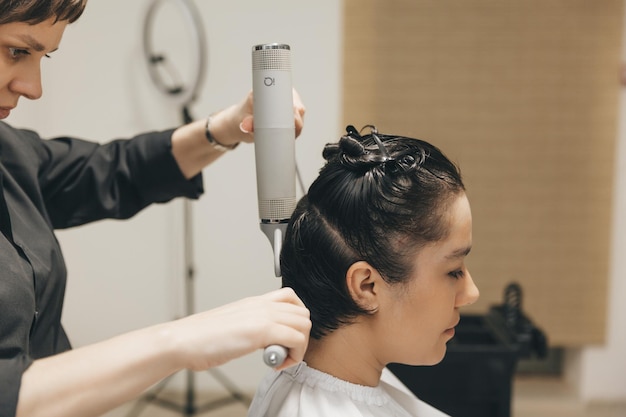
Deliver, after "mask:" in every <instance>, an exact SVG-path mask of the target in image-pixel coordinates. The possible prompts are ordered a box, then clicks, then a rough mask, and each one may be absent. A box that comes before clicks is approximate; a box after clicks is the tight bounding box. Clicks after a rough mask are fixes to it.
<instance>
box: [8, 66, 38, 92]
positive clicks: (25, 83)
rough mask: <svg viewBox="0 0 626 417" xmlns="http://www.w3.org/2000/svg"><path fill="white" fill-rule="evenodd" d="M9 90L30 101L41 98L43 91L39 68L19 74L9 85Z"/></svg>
mask: <svg viewBox="0 0 626 417" xmlns="http://www.w3.org/2000/svg"><path fill="white" fill-rule="evenodd" d="M9 88H10V89H11V91H13V92H14V93H16V94H19V95H21V96H24V97H26V98H28V99H30V100H37V99H39V98H41V96H42V94H43V90H42V87H41V71H40V69H39V67H36V68H32V69H30V70H29V71H23V72H20V73H19V74H17V76H16V77H15V78H13V80H12V81H11V83H10V84H9Z"/></svg>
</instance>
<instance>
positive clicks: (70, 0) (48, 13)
mask: <svg viewBox="0 0 626 417" xmlns="http://www.w3.org/2000/svg"><path fill="white" fill-rule="evenodd" d="M86 5H87V0H0V10H1V11H2V12H1V13H0V24H5V23H13V22H26V23H30V24H37V23H41V22H43V21H46V20H48V19H50V18H54V19H55V21H64V20H67V21H68V22H69V23H73V22H75V21H76V20H78V18H79V17H80V16H81V15H82V14H83V11H84V10H85V6H86Z"/></svg>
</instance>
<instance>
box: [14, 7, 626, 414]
mask: <svg viewBox="0 0 626 417" xmlns="http://www.w3.org/2000/svg"><path fill="white" fill-rule="evenodd" d="M150 3H151V2H150V1H147V0H146V1H144V0H141V1H133V2H128V1H123V0H107V1H105V0H90V1H89V4H88V6H87V9H86V12H85V14H84V15H83V17H82V18H81V19H80V20H79V21H78V22H76V23H75V24H73V25H71V26H70V27H69V28H68V30H67V31H66V33H65V37H64V40H63V42H62V44H61V48H60V49H59V50H58V51H57V52H55V53H54V54H53V58H52V59H50V60H45V62H44V68H43V83H44V96H43V98H42V99H41V100H38V101H35V102H23V103H21V104H20V107H18V109H17V110H15V111H14V112H13V113H12V115H11V117H10V119H9V120H8V121H9V122H10V123H11V124H13V125H14V126H16V127H27V128H32V129H35V130H37V131H38V132H39V133H40V134H41V135H42V136H43V137H54V136H60V135H70V136H77V137H83V138H86V139H91V140H95V141H100V142H105V141H109V140H111V139H116V138H124V137H130V136H132V135H134V134H136V133H140V132H142V131H146V130H160V129H166V128H170V127H174V126H177V125H178V124H180V123H181V120H182V119H181V110H180V106H179V103H177V102H176V101H175V100H173V99H172V98H171V97H167V96H166V95H164V94H162V93H161V92H160V91H158V90H157V89H156V87H155V85H154V84H153V83H152V82H151V80H150V78H149V76H148V72H147V66H146V60H145V58H144V50H143V46H142V26H143V21H144V18H145V15H146V11H147V9H148V6H149V4H150ZM197 8H198V10H199V17H200V19H201V21H202V23H203V25H204V28H205V31H206V40H207V52H208V66H207V68H206V74H205V77H206V79H205V82H204V84H203V85H202V88H201V91H200V92H199V95H198V97H197V100H196V101H195V103H194V104H193V106H192V107H191V108H190V111H191V114H192V116H194V117H195V118H198V119H199V118H204V117H206V116H207V115H208V114H210V113H212V112H214V111H217V110H219V109H221V108H223V107H226V106H228V105H230V104H232V103H235V102H237V101H239V100H241V99H242V98H243V97H244V96H245V95H246V94H247V93H248V91H249V90H250V89H251V88H252V76H251V48H252V46H254V45H256V44H260V43H270V42H280V43H287V44H289V45H290V46H291V49H292V66H293V84H294V87H295V88H296V89H297V90H298V92H299V93H300V95H301V97H302V99H303V101H304V103H305V105H306V107H307V113H306V121H305V128H304V131H303V133H302V135H301V136H300V138H299V139H298V140H297V142H296V158H297V163H298V166H299V169H300V173H301V177H302V181H303V182H304V184H305V186H308V184H310V182H311V181H312V180H313V179H314V178H315V177H316V175H317V171H318V170H319V168H320V167H321V166H322V158H321V150H322V147H323V145H324V144H325V143H327V142H331V141H335V140H337V139H338V138H339V136H340V135H341V134H342V132H343V131H344V128H345V125H346V124H354V125H355V126H357V127H361V126H363V125H365V124H375V125H376V126H377V127H378V129H379V131H381V132H385V133H395V134H404V135H407V136H412V137H417V138H421V139H425V140H428V141H430V142H432V143H434V144H435V145H437V146H439V147H441V148H442V149H443V150H444V152H445V153H447V154H448V156H450V157H451V159H453V160H454V161H455V162H457V163H458V164H459V165H460V167H461V171H462V173H463V175H464V179H465V183H466V185H467V188H468V195H469V198H470V202H471V204H472V210H473V216H474V248H473V250H472V254H471V256H470V257H469V258H468V266H469V268H470V270H471V272H472V276H473V278H474V280H475V281H476V283H477V285H478V286H479V288H480V290H481V299H480V302H479V303H478V304H476V305H475V306H473V307H472V309H471V310H469V312H472V313H475V314H481V313H484V312H486V311H487V310H488V309H489V307H490V306H491V305H493V304H494V303H498V302H501V301H502V292H503V290H504V288H505V286H506V285H507V284H508V283H510V282H517V283H519V285H520V286H521V287H522V288H523V291H524V305H523V309H524V311H525V313H526V314H527V315H528V317H530V318H531V319H532V320H533V322H534V323H535V324H537V326H539V327H540V328H541V329H542V330H543V332H545V335H546V337H547V340H548V345H549V351H548V357H547V358H546V359H544V360H541V361H535V362H524V361H522V362H520V364H519V366H518V368H517V370H516V376H515V377H516V385H515V387H516V388H515V390H516V391H515V392H514V394H515V395H517V393H518V391H517V389H518V387H521V388H522V389H523V392H522V394H524V395H527V394H530V395H531V397H532V395H533V393H541V395H542V396H548V397H549V395H551V394H552V393H554V395H555V396H561V397H562V398H565V399H566V401H567V402H568V404H575V405H576V406H580V407H583V408H584V407H585V405H586V404H594V403H620V402H626V359H624V357H623V353H624V352H626V332H624V331H623V330H624V328H623V324H622V323H623V322H624V320H626V306H624V304H623V303H621V301H622V298H623V296H624V295H625V294H626V284H625V282H626V276H625V274H626V272H625V271H626V260H625V259H624V256H623V254H624V253H626V223H625V221H624V218H623V213H626V131H625V130H624V128H625V124H624V123H626V108H624V105H623V99H624V98H623V94H624V93H623V85H622V79H621V72H622V61H623V60H624V58H625V56H626V53H625V52H624V49H623V33H624V30H623V28H624V8H623V2H622V1H621V0H600V1H595V2H589V1H584V0H551V1H545V0H541V1H540V0H528V1H517V0H513V1H508V2H498V1H493V0H470V1H465V2H455V1H448V0H443V1H438V2H432V1H427V0H392V1H383V0H344V1H335V0H317V1H315V2H313V1H302V2H293V1H287V0H271V1H267V2H257V1H252V0H232V1H229V2H208V1H202V2H197ZM178 12H179V11H178V10H177V9H176V7H175V6H174V5H164V6H163V9H162V10H161V11H160V13H159V14H158V16H157V18H156V20H155V27H154V29H155V31H154V33H155V38H154V39H155V41H154V42H155V48H159V47H161V46H162V47H163V48H164V51H166V52H167V54H168V57H171V58H172V61H173V63H174V65H175V67H176V68H177V69H178V70H179V71H180V75H181V77H182V78H183V79H185V77H186V76H187V74H188V73H189V71H192V70H193V68H190V63H191V62H193V59H192V57H190V54H193V50H190V47H189V36H190V34H189V27H188V24H187V23H186V22H185V21H184V20H183V19H181V17H180V14H179V13H178ZM204 181H205V189H206V193H205V195H204V196H202V197H201V198H200V200H198V201H194V202H193V203H192V214H193V215H192V220H193V236H192V240H193V246H194V252H193V255H194V264H195V271H196V291H195V302H196V309H197V310H205V309H209V308H213V307H216V306H219V305H222V304H225V303H227V302H230V301H234V300H237V299H240V298H243V297H246V296H251V295H256V294H261V293H264V292H267V291H270V290H273V289H275V288H278V287H279V286H280V281H279V279H277V278H276V277H275V276H274V271H273V261H272V259H273V254H272V249H271V247H270V245H269V243H268V241H267V238H266V237H265V236H264V235H263V234H262V233H261V232H260V230H259V225H258V212H257V200H256V182H255V166H254V147H253V145H242V146H240V147H239V148H238V149H237V150H236V151H235V152H231V153H228V154H227V155H225V156H224V157H222V158H221V159H220V160H219V161H217V162H216V163H215V164H213V165H212V166H211V167H209V168H207V169H206V170H205V172H204ZM299 194H301V191H299ZM58 236H59V239H60V241H61V245H62V247H63V249H64V253H65V256H66V260H67V264H68V269H69V283H68V289H67V297H66V304H65V309H64V316H63V322H64V325H65V327H66V330H67V331H68V333H69V335H70V339H71V340H72V342H73V344H74V345H75V346H82V345H86V344H89V343H93V342H96V341H99V340H102V339H105V338H108V337H111V336H113V335H116V334H119V333H122V332H125V331H129V330H132V329H136V328H139V327H143V326H148V325H150V324H154V323H158V322H162V321H165V320H170V319H173V318H176V317H180V316H181V315H183V314H184V312H185V302H184V285H183V283H184V278H185V273H186V271H185V262H184V253H183V246H184V239H185V236H184V233H183V204H182V202H181V201H175V202H172V203H169V204H165V205H157V206H152V207H150V208H148V209H146V210H145V211H143V212H142V213H140V214H139V215H137V216H136V217H134V218H133V219H131V220H128V221H101V222H98V223H95V224H92V225H88V226H83V227H79V228H76V229H72V230H65V231H60V232H59V234H58ZM266 370H267V368H266V367H265V365H264V364H263V363H262V360H261V354H260V352H259V353H258V354H253V355H249V356H248V357H245V358H241V359H239V360H236V361H234V362H232V363H229V364H227V365H225V366H223V367H222V368H221V371H222V372H223V373H224V374H225V375H227V376H228V378H229V379H230V380H231V381H232V382H233V383H234V384H236V385H237V386H238V387H240V388H241V389H242V390H243V391H245V392H249V393H252V392H253V391H254V389H255V388H256V386H257V384H258V382H259V380H260V379H261V377H262V376H263V374H264V373H265V372H266ZM546 381H549V382H550V384H551V385H550V388H548V389H546V388H545V385H542V384H544V383H545V382H546ZM198 384H199V389H200V390H202V391H211V390H213V389H218V388H220V384H219V383H216V382H215V381H214V380H213V378H212V377H211V376H210V375H206V376H202V377H200V378H198ZM182 386H183V383H182V381H176V380H175V381H173V384H172V388H175V389H176V388H182ZM514 402H515V399H514ZM528 410H530V409H528ZM523 413H524V412H523V411H519V412H518V414H517V415H518V416H523V415H529V416H530V415H538V414H533V411H526V413H527V414H523ZM241 415H243V414H241ZM552 415H556V414H552ZM563 415H574V414H571V413H570V414H563ZM615 415H617V414H615Z"/></svg>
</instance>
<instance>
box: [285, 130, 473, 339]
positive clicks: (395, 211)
mask: <svg viewBox="0 0 626 417" xmlns="http://www.w3.org/2000/svg"><path fill="white" fill-rule="evenodd" d="M324 158H325V159H326V164H325V166H324V167H323V168H322V169H321V170H320V173H319V176H318V178H317V179H316V180H315V182H313V184H312V185H311V187H310V189H309V191H308V194H307V195H305V196H304V197H303V198H302V199H301V200H300V201H299V202H298V205H297V207H296V209H295V211H294V213H293V215H292V217H291V220H290V223H289V226H288V228H287V232H286V235H285V242H284V244H283V248H282V251H281V271H282V276H283V286H286V287H291V288H293V289H294V291H295V292H296V293H297V294H298V296H299V297H300V298H301V299H302V300H303V302H304V304H305V305H306V306H307V307H308V308H309V310H310V311H311V321H312V322H313V327H312V329H311V337H313V338H316V339H319V338H321V337H323V336H324V335H325V334H327V333H329V332H332V331H333V330H335V329H337V328H338V327H340V326H341V325H343V324H348V323H350V322H351V320H353V319H354V318H355V317H357V316H358V315H362V314H368V313H369V312H368V311H366V310H364V309H363V308H361V307H360V306H359V305H358V304H357V303H356V302H355V301H354V300H353V299H352V298H351V296H350V294H349V292H348V289H347V286H346V282H345V276H346V272H347V271H348V269H349V267H350V266H351V265H352V264H354V263H355V262H357V261H360V260H363V261H367V262H368V263H369V264H370V265H372V266H373V267H374V268H376V269H377V270H378V272H379V273H380V274H381V275H382V276H383V278H384V279H385V280H386V281H387V282H390V283H401V282H405V281H406V280H407V279H408V277H409V276H410V274H411V272H412V270H413V262H414V255H415V254H416V251H417V250H418V248H420V247H422V246H423V245H424V244H426V243H428V242H435V241H438V240H441V239H443V238H445V237H446V235H447V233H448V223H447V217H446V215H445V213H446V208H447V207H449V204H450V202H451V201H453V197H454V196H457V195H458V194H459V193H461V192H462V191H464V190H465V187H464V185H463V181H462V179H461V174H460V172H459V170H458V168H457V167H456V166H455V165H454V164H453V163H452V162H451V161H450V160H449V159H448V158H447V157H446V156H445V155H444V154H443V153H442V152H441V151H440V150H439V149H438V148H437V147H435V146H433V145H431V144H430V143H427V142H425V141H422V140H419V139H412V138H407V137H402V136H393V135H385V134H376V133H375V130H373V132H372V133H370V134H368V135H366V136H363V137H362V136H360V134H359V133H358V132H357V131H356V129H354V128H353V127H352V126H349V127H348V134H347V135H345V136H343V137H342V138H341V140H340V141H339V142H338V143H334V144H328V145H326V147H325V149H324Z"/></svg>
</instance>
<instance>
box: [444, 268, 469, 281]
mask: <svg viewBox="0 0 626 417" xmlns="http://www.w3.org/2000/svg"><path fill="white" fill-rule="evenodd" d="M448 275H450V276H451V277H452V278H454V279H459V278H463V275H465V272H464V271H463V270H462V269H458V270H456V271H452V272H449V273H448Z"/></svg>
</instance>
